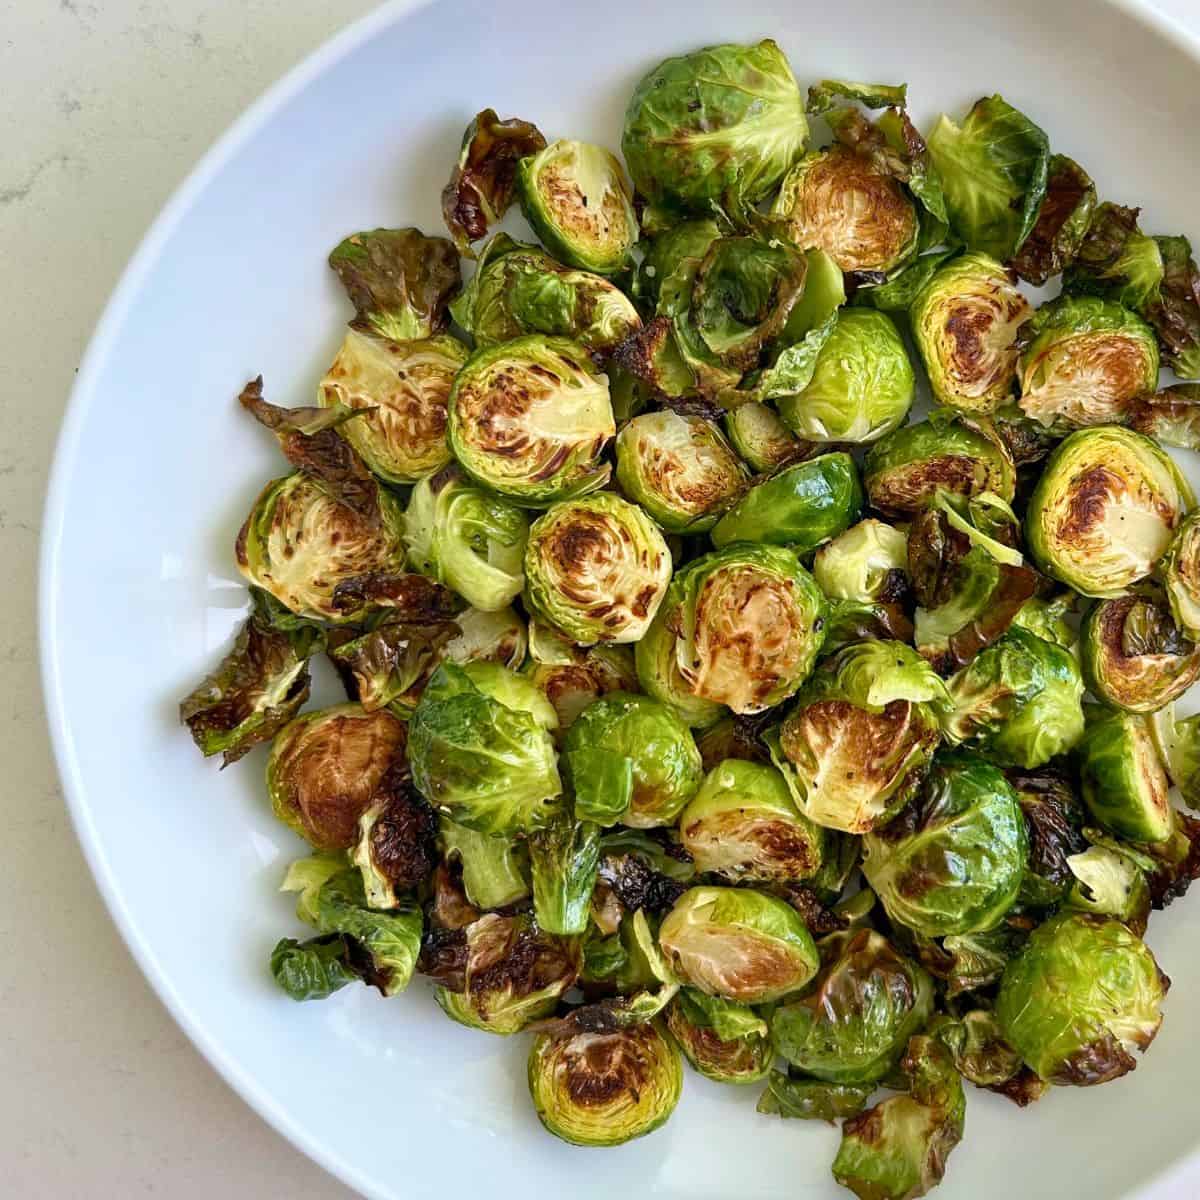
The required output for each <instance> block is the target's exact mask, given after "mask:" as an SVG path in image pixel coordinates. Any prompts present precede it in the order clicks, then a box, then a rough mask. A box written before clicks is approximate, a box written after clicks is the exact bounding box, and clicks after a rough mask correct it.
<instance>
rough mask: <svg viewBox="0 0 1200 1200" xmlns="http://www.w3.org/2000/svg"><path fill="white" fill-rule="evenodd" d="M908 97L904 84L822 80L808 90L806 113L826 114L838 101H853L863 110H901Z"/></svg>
mask: <svg viewBox="0 0 1200 1200" xmlns="http://www.w3.org/2000/svg"><path fill="white" fill-rule="evenodd" d="M907 96H908V85H907V84H904V83H896V84H891V83H855V82H853V81H851V80H848V79H822V80H821V82H820V83H814V84H813V85H812V86H811V87H810V88H809V89H808V111H809V112H810V113H813V114H820V113H826V112H828V111H829V110H830V109H831V108H833V106H834V104H835V103H836V102H837V101H838V100H853V101H855V102H856V103H858V104H861V105H863V106H864V107H865V108H893V107H895V108H903V107H904V104H905V102H906V100H907Z"/></svg>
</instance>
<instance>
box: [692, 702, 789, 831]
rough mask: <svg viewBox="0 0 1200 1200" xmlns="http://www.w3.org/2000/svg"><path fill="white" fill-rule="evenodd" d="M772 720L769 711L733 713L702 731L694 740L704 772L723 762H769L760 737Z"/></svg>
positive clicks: (769, 759)
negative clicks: (736, 759) (752, 713)
mask: <svg viewBox="0 0 1200 1200" xmlns="http://www.w3.org/2000/svg"><path fill="white" fill-rule="evenodd" d="M773 716H774V714H772V713H771V712H770V711H768V712H765V713H757V714H754V715H745V714H742V713H733V714H732V715H731V716H728V717H726V718H725V719H724V720H721V721H718V722H717V723H716V724H715V725H713V726H711V727H710V728H708V729H706V730H705V731H704V732H703V733H702V734H701V735H700V736H699V737H698V738H697V739H696V745H697V746H698V747H699V749H700V758H701V761H702V762H703V765H704V769H705V770H706V771H711V770H712V769H713V768H714V767H715V766H717V764H718V763H722V762H724V761H725V760H726V759H727V758H738V759H742V760H743V761H745V762H759V763H765V762H770V761H771V756H770V754H769V753H768V752H767V747H766V745H765V744H764V742H763V740H762V733H763V730H764V729H766V727H767V726H768V725H769V724H770V722H771V720H772V719H773ZM680 849H682V847H680Z"/></svg>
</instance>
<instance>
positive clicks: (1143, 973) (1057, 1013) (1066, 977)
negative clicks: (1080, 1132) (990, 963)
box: [996, 913, 1167, 1087]
mask: <svg viewBox="0 0 1200 1200" xmlns="http://www.w3.org/2000/svg"><path fill="white" fill-rule="evenodd" d="M1166 987H1167V985H1166V980H1165V976H1163V975H1162V973H1161V972H1160V971H1159V969H1158V964H1157V963H1156V962H1155V961H1154V955H1153V954H1151V953H1150V950H1149V949H1148V948H1147V947H1146V945H1145V944H1144V943H1143V942H1142V941H1141V939H1140V938H1138V937H1137V936H1136V935H1135V934H1133V933H1131V932H1130V931H1129V929H1127V928H1126V927H1125V926H1124V925H1122V924H1121V923H1120V922H1119V921H1112V920H1106V919H1104V918H1101V917H1094V916H1090V915H1087V914H1083V913H1062V914H1060V915H1059V916H1057V917H1052V918H1051V919H1050V920H1049V921H1047V922H1046V923H1045V924H1044V925H1040V926H1039V927H1038V928H1037V929H1035V930H1034V932H1033V935H1032V936H1031V937H1030V939H1029V941H1028V943H1027V944H1026V946H1025V949H1024V950H1023V951H1022V952H1021V954H1020V955H1018V956H1017V958H1015V959H1014V960H1013V961H1012V962H1011V963H1010V964H1009V966H1008V969H1007V970H1006V971H1005V972H1004V979H1003V980H1002V981H1001V983H1000V993H999V995H998V996H997V998H996V1016H997V1017H998V1018H999V1021H1000V1027H1001V1029H1002V1030H1003V1032H1004V1037H1005V1039H1006V1040H1007V1041H1008V1042H1009V1044H1010V1045H1012V1046H1013V1048H1014V1049H1015V1050H1016V1051H1017V1053H1018V1054H1019V1055H1020V1056H1021V1058H1022V1059H1023V1060H1024V1062H1025V1063H1026V1064H1027V1065H1028V1066H1029V1068H1030V1069H1031V1070H1033V1071H1035V1072H1036V1073H1037V1075H1038V1076H1040V1077H1041V1078H1042V1079H1044V1080H1046V1081H1047V1082H1048V1083H1057V1084H1072V1085H1075V1086H1078V1087H1086V1086H1090V1085H1092V1084H1097V1083H1107V1082H1108V1081H1109V1080H1112V1079H1119V1078H1120V1077H1121V1076H1122V1075H1124V1074H1126V1073H1127V1072H1128V1071H1131V1070H1133V1068H1134V1065H1135V1063H1134V1058H1133V1055H1132V1053H1131V1050H1132V1049H1133V1048H1134V1047H1137V1048H1138V1049H1140V1050H1145V1049H1146V1048H1147V1047H1148V1046H1149V1045H1150V1043H1151V1042H1152V1041H1153V1040H1154V1035H1155V1034H1156V1033H1157V1032H1158V1027H1159V1025H1160V1024H1161V1023H1162V1014H1161V1012H1160V1011H1159V1005H1160V1004H1161V1003H1162V998H1163V995H1164V993H1165V992H1166Z"/></svg>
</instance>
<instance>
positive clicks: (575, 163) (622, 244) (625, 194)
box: [517, 139, 638, 275]
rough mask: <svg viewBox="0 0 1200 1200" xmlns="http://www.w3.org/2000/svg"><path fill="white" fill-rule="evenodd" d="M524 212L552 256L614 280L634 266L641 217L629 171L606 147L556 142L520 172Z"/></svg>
mask: <svg viewBox="0 0 1200 1200" xmlns="http://www.w3.org/2000/svg"><path fill="white" fill-rule="evenodd" d="M517 194H518V195H519V196H520V199H521V211H522V212H523V213H524V214H525V219H526V220H527V221H528V222H529V224H530V225H531V226H532V227H533V231H534V233H536V234H537V235H538V237H539V238H541V239H542V242H543V243H544V244H545V246H546V248H547V249H548V250H549V251H550V253H551V254H554V255H556V256H557V257H558V258H559V259H561V260H562V261H563V262H565V263H569V264H570V265H571V266H573V267H580V268H582V269H583V270H585V271H595V272H597V273H598V274H600V275H612V274H614V273H615V272H617V271H620V270H621V269H622V268H623V267H624V266H625V265H626V263H627V262H628V261H629V252H630V250H631V249H632V248H633V244H634V242H636V241H637V239H638V221H637V214H636V213H635V212H634V211H633V197H632V195H631V194H630V187H629V184H628V182H627V181H626V179H625V172H624V171H623V170H622V169H621V164H620V163H619V162H618V161H617V160H616V158H615V157H614V156H613V155H612V154H611V153H609V151H607V150H605V149H604V148H603V147H602V146H593V145H592V144H591V143H590V142H575V141H568V140H565V139H563V140H559V141H557V142H551V143H550V145H549V146H547V147H546V148H545V149H544V150H539V151H538V153H537V154H533V155H531V156H530V157H528V158H523V159H522V160H521V162H520V164H519V165H518V167H517Z"/></svg>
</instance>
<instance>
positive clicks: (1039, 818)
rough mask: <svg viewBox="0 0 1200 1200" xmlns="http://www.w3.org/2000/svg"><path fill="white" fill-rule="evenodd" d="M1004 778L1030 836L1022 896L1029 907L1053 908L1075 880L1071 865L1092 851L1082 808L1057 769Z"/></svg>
mask: <svg viewBox="0 0 1200 1200" xmlns="http://www.w3.org/2000/svg"><path fill="white" fill-rule="evenodd" d="M1006 775H1007V777H1008V782H1009V783H1010V784H1012V786H1013V789H1014V791H1016V793H1017V799H1018V800H1019V801H1020V803H1021V812H1022V813H1023V815H1024V817H1025V828H1026V831H1027V832H1028V834H1029V870H1028V873H1027V875H1026V878H1025V882H1024V884H1023V885H1022V896H1023V897H1024V898H1025V900H1026V901H1027V902H1028V903H1030V904H1035V905H1039V904H1053V903H1055V902H1056V901H1058V900H1060V899H1061V898H1062V896H1063V894H1064V893H1065V892H1066V890H1067V889H1068V888H1069V887H1070V886H1071V883H1072V881H1073V880H1074V875H1073V874H1072V872H1071V868H1070V866H1069V865H1068V863H1067V859H1068V858H1070V856H1071V855H1073V854H1082V853H1083V852H1084V851H1085V850H1087V848H1088V841H1087V838H1085V837H1084V834H1083V827H1084V823H1085V819H1086V814H1085V812H1084V809H1083V805H1082V803H1081V802H1080V800H1079V798H1078V797H1077V796H1076V795H1075V791H1074V788H1073V787H1072V786H1071V781H1070V778H1069V776H1068V775H1067V773H1066V771H1065V770H1062V769H1060V768H1058V767H1054V766H1046V767H1042V768H1039V769H1038V770H1034V771H1020V770H1011V771H1007V772H1006Z"/></svg>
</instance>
